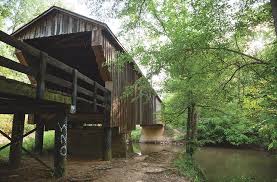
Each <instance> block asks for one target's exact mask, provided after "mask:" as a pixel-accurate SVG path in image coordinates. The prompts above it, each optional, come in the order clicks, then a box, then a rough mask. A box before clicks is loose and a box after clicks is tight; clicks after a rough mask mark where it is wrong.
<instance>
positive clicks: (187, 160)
mask: <svg viewBox="0 0 277 182" xmlns="http://www.w3.org/2000/svg"><path fill="white" fill-rule="evenodd" d="M174 165H175V167H176V168H177V169H178V171H179V173H180V174H181V175H183V176H185V177H188V178H189V179H190V180H191V181H193V182H202V181H203V182H204V181H207V180H206V177H205V175H204V173H203V172H202V170H201V169H200V167H199V166H198V165H197V164H196V163H195V161H194V160H193V158H191V157H189V156H187V155H186V154H180V156H178V158H177V159H176V160H175V161H174Z"/></svg>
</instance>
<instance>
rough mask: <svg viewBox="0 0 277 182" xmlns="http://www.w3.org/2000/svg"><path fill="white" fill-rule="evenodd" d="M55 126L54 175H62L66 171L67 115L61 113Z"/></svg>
mask: <svg viewBox="0 0 277 182" xmlns="http://www.w3.org/2000/svg"><path fill="white" fill-rule="evenodd" d="M57 119H58V121H57V123H56V127H55V148H54V176H55V177H58V178H59V177H62V176H64V175H65V172H66V164H65V163H66V156H67V116H66V114H60V115H59V116H58V117H57Z"/></svg>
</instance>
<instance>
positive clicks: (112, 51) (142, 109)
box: [15, 10, 157, 133]
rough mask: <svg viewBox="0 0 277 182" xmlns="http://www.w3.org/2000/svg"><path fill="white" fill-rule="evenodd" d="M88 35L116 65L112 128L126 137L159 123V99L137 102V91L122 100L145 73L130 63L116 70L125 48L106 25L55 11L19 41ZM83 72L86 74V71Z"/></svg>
mask: <svg viewBox="0 0 277 182" xmlns="http://www.w3.org/2000/svg"><path fill="white" fill-rule="evenodd" d="M85 31H91V41H92V46H93V45H94V44H95V45H102V49H103V54H104V57H105V61H106V62H107V63H108V64H109V65H112V66H111V70H110V72H111V78H112V83H113V89H112V117H111V119H112V121H111V125H112V126H113V127H119V128H120V132H121V133H126V132H128V131H131V130H133V129H134V128H135V125H136V124H153V123H156V116H155V112H156V110H157V109H156V105H157V104H156V96H153V97H152V98H151V100H150V101H148V102H147V101H145V100H144V99H142V98H138V99H134V98H137V96H138V95H139V90H136V92H135V93H134V94H133V96H132V97H128V98H122V93H123V92H124V89H125V88H126V87H127V86H130V85H132V84H133V83H134V82H135V81H136V80H137V79H138V78H139V77H140V76H139V75H141V73H138V72H137V71H136V70H135V69H134V63H127V64H125V66H124V67H123V68H121V69H118V68H117V67H116V66H115V64H114V63H115V62H116V60H117V59H116V58H117V53H118V52H120V51H123V48H122V47H120V45H119V44H117V43H116V42H117V41H115V40H114V39H113V38H112V37H111V36H108V35H107V31H105V30H104V27H103V26H102V25H99V24H97V23H95V22H90V21H88V20H87V19H84V18H82V17H81V16H80V17H78V16H74V15H72V14H67V13H65V12H62V11H59V10H53V11H50V12H49V13H47V14H46V15H45V16H43V17H42V18H40V19H38V20H37V21H35V22H34V23H32V24H31V25H30V26H28V27H27V28H25V29H23V30H21V31H20V32H18V33H17V34H16V35H15V37H16V38H18V39H21V40H24V39H34V38H40V37H49V36H55V35H62V34H71V33H77V32H85ZM88 61H91V60H88ZM79 71H80V72H82V70H79Z"/></svg>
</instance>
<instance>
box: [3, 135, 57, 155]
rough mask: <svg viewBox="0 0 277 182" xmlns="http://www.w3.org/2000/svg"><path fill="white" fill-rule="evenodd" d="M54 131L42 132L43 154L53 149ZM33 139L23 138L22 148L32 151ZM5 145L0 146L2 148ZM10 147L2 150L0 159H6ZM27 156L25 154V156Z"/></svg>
mask: <svg viewBox="0 0 277 182" xmlns="http://www.w3.org/2000/svg"><path fill="white" fill-rule="evenodd" d="M54 136H55V135H54V131H46V132H44V137H43V150H44V151H45V152H50V151H53V149H54ZM34 144H35V139H34V138H33V137H28V138H25V139H24V141H23V147H24V148H26V149H27V150H29V151H32V150H33V149H34ZM3 145H5V144H0V146H3ZM9 151H10V147H7V148H5V149H4V150H2V151H0V159H7V158H8V156H9ZM26 155H27V154H26Z"/></svg>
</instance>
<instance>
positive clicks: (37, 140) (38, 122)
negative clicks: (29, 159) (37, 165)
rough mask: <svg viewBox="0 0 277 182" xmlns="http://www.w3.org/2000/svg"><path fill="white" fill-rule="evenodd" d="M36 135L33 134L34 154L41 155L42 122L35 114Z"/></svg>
mask: <svg viewBox="0 0 277 182" xmlns="http://www.w3.org/2000/svg"><path fill="white" fill-rule="evenodd" d="M34 118H35V122H36V128H37V130H36V133H35V152H37V153H39V154H41V153H42V150H43V136H44V122H43V120H42V119H41V116H40V115H39V114H35V117H34Z"/></svg>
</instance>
